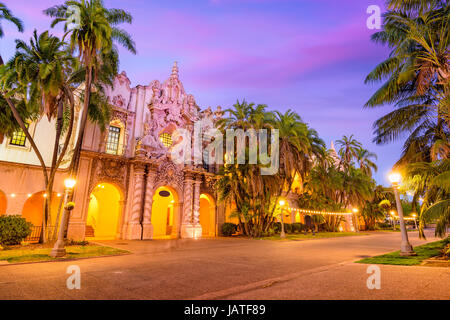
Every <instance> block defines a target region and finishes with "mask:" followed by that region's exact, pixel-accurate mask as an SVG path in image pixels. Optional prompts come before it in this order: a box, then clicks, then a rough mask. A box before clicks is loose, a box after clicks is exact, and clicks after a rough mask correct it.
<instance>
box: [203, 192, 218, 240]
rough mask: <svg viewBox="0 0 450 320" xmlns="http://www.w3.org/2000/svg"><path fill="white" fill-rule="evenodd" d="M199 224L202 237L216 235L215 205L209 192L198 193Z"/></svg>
mask: <svg viewBox="0 0 450 320" xmlns="http://www.w3.org/2000/svg"><path fill="white" fill-rule="evenodd" d="M200 225H201V226H202V236H203V237H214V236H216V205H215V202H214V198H213V197H211V196H210V195H209V194H205V193H202V194H201V195H200Z"/></svg>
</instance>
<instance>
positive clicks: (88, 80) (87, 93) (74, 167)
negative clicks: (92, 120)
mask: <svg viewBox="0 0 450 320" xmlns="http://www.w3.org/2000/svg"><path fill="white" fill-rule="evenodd" d="M85 84H86V85H85V90H84V104H83V112H82V115H81V120H80V129H79V132H78V139H77V143H76V145H75V150H74V155H73V158H72V163H71V166H70V173H71V175H72V176H76V174H77V173H78V167H79V165H80V157H81V148H82V145H83V138H84V133H85V130H86V124H87V119H88V108H89V104H90V100H91V88H92V66H88V67H87V70H86V76H85Z"/></svg>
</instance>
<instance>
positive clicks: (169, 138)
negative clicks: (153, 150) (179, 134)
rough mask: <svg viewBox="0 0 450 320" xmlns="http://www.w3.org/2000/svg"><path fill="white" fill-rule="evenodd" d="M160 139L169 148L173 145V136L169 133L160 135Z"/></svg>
mask: <svg viewBox="0 0 450 320" xmlns="http://www.w3.org/2000/svg"><path fill="white" fill-rule="evenodd" d="M159 140H160V141H161V142H162V144H163V145H164V146H165V147H166V148H169V147H170V146H172V143H173V141H172V136H171V135H170V134H168V133H163V134H161V135H160V136H159Z"/></svg>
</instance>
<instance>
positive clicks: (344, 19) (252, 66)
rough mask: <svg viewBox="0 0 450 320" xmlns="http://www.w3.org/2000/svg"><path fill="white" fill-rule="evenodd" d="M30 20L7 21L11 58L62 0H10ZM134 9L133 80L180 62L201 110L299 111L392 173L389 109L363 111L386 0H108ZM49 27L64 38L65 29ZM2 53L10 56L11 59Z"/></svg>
mask: <svg viewBox="0 0 450 320" xmlns="http://www.w3.org/2000/svg"><path fill="white" fill-rule="evenodd" d="M3 2H4V3H5V4H6V5H7V6H8V7H9V8H10V9H11V10H12V11H13V12H14V14H15V15H16V16H18V17H20V18H21V19H22V20H23V21H24V23H25V33H23V34H21V33H18V32H17V31H16V30H14V28H13V27H12V26H11V25H10V24H8V23H3V27H4V30H5V34H6V36H5V37H4V38H3V39H1V40H0V50H1V54H2V55H3V57H4V59H5V58H6V59H8V58H10V57H11V56H12V54H13V52H14V39H16V38H21V39H27V40H28V39H29V38H30V36H31V33H32V32H33V29H37V30H38V32H43V31H45V30H47V29H49V28H50V19H49V18H47V17H46V16H45V15H43V14H42V10H43V9H45V8H48V7H50V6H53V5H55V4H60V3H62V2H63V1H62V0H59V1H58V0H39V1H36V0H3ZM105 4H106V6H107V7H109V8H122V9H126V10H128V11H129V12H130V13H131V14H132V15H133V17H134V22H133V25H131V26H125V29H126V30H128V32H129V33H131V35H132V36H133V38H134V40H135V42H136V45H137V50H138V54H137V55H136V56H134V55H132V54H130V53H128V52H126V51H124V50H121V51H120V52H121V55H120V69H121V70H125V71H126V72H127V75H128V77H129V78H130V80H131V81H132V84H133V85H137V84H142V85H147V84H149V83H150V81H151V80H153V79H158V80H160V81H162V80H165V79H166V78H168V77H169V75H170V71H171V67H172V64H173V62H174V61H178V65H179V68H180V78H181V80H182V81H183V84H184V87H185V89H186V91H187V92H188V93H192V94H194V96H195V98H196V101H197V103H198V104H199V105H200V106H201V107H202V108H205V107H208V106H212V107H214V108H215V107H216V106H217V105H221V106H222V107H224V108H226V107H229V106H231V105H232V104H234V103H235V102H236V100H237V99H240V100H242V99H246V100H247V101H249V102H255V103H264V104H267V105H268V106H269V107H270V109H277V110H280V111H285V110H287V109H293V110H295V111H296V112H298V113H299V114H300V115H301V117H302V118H303V120H304V121H305V122H307V123H309V124H310V126H311V127H313V128H315V129H316V130H317V131H318V132H319V134H320V136H321V138H322V139H324V140H325V141H326V143H327V145H328V146H329V145H330V142H331V141H332V140H337V139H340V138H341V137H342V135H344V134H346V135H350V134H355V136H356V138H357V139H358V140H359V141H361V142H363V144H364V146H365V147H366V148H367V149H369V150H371V151H373V152H375V153H376V154H377V155H378V161H377V163H378V166H379V170H378V172H377V173H376V175H375V178H376V179H377V181H378V182H379V183H381V184H387V183H388V182H387V178H386V175H387V173H388V172H389V170H390V168H391V167H392V165H393V164H394V163H395V161H396V160H397V159H398V157H399V154H400V151H401V146H402V143H401V142H398V143H396V144H390V145H385V146H376V145H375V144H373V143H372V142H371V141H372V137H373V135H372V124H373V122H374V121H375V120H376V119H377V118H378V117H380V116H381V115H383V114H385V113H387V112H388V111H389V110H391V107H384V108H378V109H363V105H364V103H365V102H366V101H367V100H368V99H369V97H370V96H371V94H372V93H373V92H374V91H375V89H376V87H375V86H369V85H365V84H364V78H365V76H366V75H367V74H368V73H369V72H370V71H371V69H372V68H373V67H374V66H375V65H376V64H377V63H379V62H380V61H382V60H383V59H384V58H385V57H386V56H387V54H388V51H387V50H386V49H385V48H383V47H380V46H376V45H375V44H373V43H371V41H370V35H371V34H372V33H374V32H375V31H374V30H369V29H368V28H367V27H366V20H367V18H368V17H369V14H367V13H366V10H367V7H368V6H370V5H379V6H380V7H381V8H383V4H384V0H339V1H336V0H195V1H185V0H184V1H183V0H170V1H157V0H154V1H149V0H126V1H123V0H105ZM52 33H54V34H55V35H61V26H57V27H56V28H55V29H53V31H52ZM6 59H5V60H6Z"/></svg>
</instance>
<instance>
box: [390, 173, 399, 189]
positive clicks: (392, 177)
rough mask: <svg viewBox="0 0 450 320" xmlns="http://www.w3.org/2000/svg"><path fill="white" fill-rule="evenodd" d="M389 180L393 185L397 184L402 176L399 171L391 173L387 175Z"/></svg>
mask: <svg viewBox="0 0 450 320" xmlns="http://www.w3.org/2000/svg"><path fill="white" fill-rule="evenodd" d="M389 181H390V182H391V183H392V184H393V185H394V186H395V185H398V184H399V183H400V181H402V176H401V175H400V173H396V172H394V173H391V174H390V175H389Z"/></svg>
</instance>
